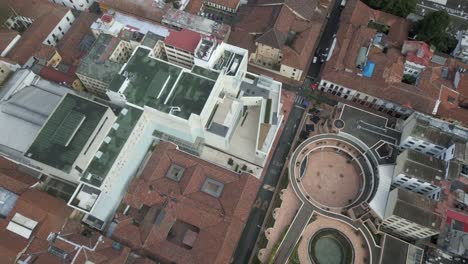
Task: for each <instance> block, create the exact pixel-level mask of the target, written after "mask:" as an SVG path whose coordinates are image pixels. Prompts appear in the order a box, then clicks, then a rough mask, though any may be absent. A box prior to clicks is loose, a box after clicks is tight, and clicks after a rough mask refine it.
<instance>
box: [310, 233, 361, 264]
mask: <svg viewBox="0 0 468 264" xmlns="http://www.w3.org/2000/svg"><path fill="white" fill-rule="evenodd" d="M309 256H310V259H311V261H312V263H314V264H351V263H354V252H353V246H352V245H351V242H350V241H349V239H348V238H347V237H346V236H345V235H344V234H343V233H341V232H340V231H338V230H336V229H322V230H320V231H318V232H317V233H315V234H314V236H313V237H312V238H311V239H310V242H309Z"/></svg>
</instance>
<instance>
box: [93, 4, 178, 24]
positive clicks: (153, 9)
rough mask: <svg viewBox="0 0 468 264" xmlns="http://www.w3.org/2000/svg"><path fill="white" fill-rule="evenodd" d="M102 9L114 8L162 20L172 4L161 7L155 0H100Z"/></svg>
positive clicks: (149, 18) (156, 20) (158, 20)
mask: <svg viewBox="0 0 468 264" xmlns="http://www.w3.org/2000/svg"><path fill="white" fill-rule="evenodd" d="M98 2H99V5H100V6H101V8H102V9H104V10H107V9H114V10H117V11H120V12H124V13H128V14H131V15H134V16H137V17H142V18H145V19H147V20H151V21H155V22H159V23H160V22H161V20H162V17H163V16H164V13H165V12H166V10H167V9H169V6H170V5H165V7H164V8H159V7H158V4H157V2H156V1H154V0H132V1H128V0H98Z"/></svg>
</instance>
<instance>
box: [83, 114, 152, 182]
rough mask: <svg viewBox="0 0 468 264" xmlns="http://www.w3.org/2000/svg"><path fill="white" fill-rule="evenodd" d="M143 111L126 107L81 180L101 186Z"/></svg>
mask: <svg viewBox="0 0 468 264" xmlns="http://www.w3.org/2000/svg"><path fill="white" fill-rule="evenodd" d="M142 113H143V111H142V110H140V109H137V108H134V107H128V108H124V109H123V110H122V111H121V112H120V114H119V116H118V117H117V120H116V121H115V123H114V126H113V127H112V128H111V130H110V132H109V133H108V134H107V137H106V139H105V141H104V142H103V143H102V145H101V146H100V147H99V151H98V153H99V152H100V153H102V154H100V157H99V158H98V156H97V155H96V156H95V157H94V158H93V160H92V161H91V163H90V165H89V166H88V169H87V170H86V171H85V173H84V174H83V177H82V178H81V181H83V182H87V183H89V184H92V185H94V186H96V187H99V186H101V184H102V182H103V181H104V179H105V177H106V176H107V174H108V172H109V170H110V169H111V168H112V165H113V164H114V162H115V160H116V159H117V156H118V155H119V153H120V151H121V150H122V148H123V146H124V145H125V142H127V139H128V137H129V136H130V134H131V133H132V131H133V129H134V127H135V125H136V123H137V122H138V120H139V119H140V116H141V115H142Z"/></svg>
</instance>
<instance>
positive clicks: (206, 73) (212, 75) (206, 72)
mask: <svg viewBox="0 0 468 264" xmlns="http://www.w3.org/2000/svg"><path fill="white" fill-rule="evenodd" d="M192 73H195V74H198V75H201V76H203V77H206V78H208V79H211V80H213V81H216V79H218V76H219V73H218V72H215V71H212V70H210V69H205V68H202V67H200V66H196V65H195V66H193V69H192Z"/></svg>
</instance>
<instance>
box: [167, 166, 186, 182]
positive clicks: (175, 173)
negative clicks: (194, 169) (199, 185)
mask: <svg viewBox="0 0 468 264" xmlns="http://www.w3.org/2000/svg"><path fill="white" fill-rule="evenodd" d="M184 170H185V169H184V168H183V167H181V166H179V165H177V164H172V165H171V167H169V170H167V173H166V177H167V178H169V179H171V180H173V181H176V182H179V181H180V179H182V176H183V175H184Z"/></svg>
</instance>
